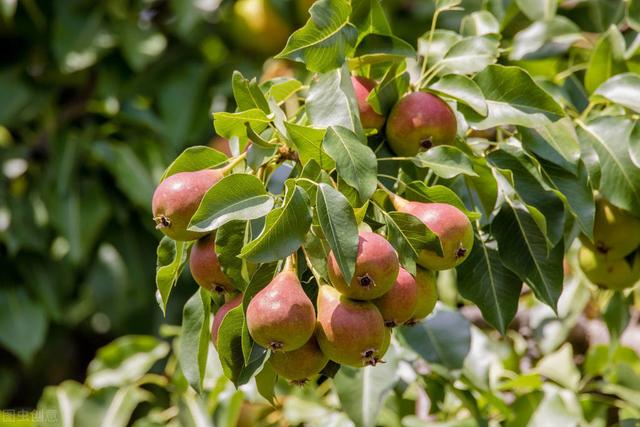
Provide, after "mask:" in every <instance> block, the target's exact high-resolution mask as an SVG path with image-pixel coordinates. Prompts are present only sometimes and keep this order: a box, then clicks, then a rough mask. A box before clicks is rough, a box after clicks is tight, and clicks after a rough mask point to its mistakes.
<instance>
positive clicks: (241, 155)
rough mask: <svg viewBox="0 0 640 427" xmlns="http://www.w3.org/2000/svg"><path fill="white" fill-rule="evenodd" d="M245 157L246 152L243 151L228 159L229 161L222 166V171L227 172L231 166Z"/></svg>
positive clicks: (234, 165) (233, 166)
mask: <svg viewBox="0 0 640 427" xmlns="http://www.w3.org/2000/svg"><path fill="white" fill-rule="evenodd" d="M246 157H247V152H246V151H245V152H243V153H241V154H239V155H237V156H236V157H233V158H231V159H229V163H228V164H227V165H226V166H224V167H223V168H222V173H227V172H229V171H230V170H232V169H233V168H235V167H236V166H237V165H238V164H239V163H240V162H242V161H243V160H244V159H245V158H246Z"/></svg>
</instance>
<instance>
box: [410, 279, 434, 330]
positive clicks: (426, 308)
mask: <svg viewBox="0 0 640 427" xmlns="http://www.w3.org/2000/svg"><path fill="white" fill-rule="evenodd" d="M416 285H417V288H418V296H417V303H416V308H415V310H414V312H413V314H412V315H411V319H409V320H408V321H407V322H405V325H409V326H411V325H415V324H416V323H418V322H419V321H420V320H422V319H424V318H425V317H427V316H428V315H429V314H431V312H432V311H433V309H434V308H435V306H436V303H437V302H438V288H437V284H436V274H435V273H434V272H433V271H429V270H425V269H424V268H418V270H417V271H416Z"/></svg>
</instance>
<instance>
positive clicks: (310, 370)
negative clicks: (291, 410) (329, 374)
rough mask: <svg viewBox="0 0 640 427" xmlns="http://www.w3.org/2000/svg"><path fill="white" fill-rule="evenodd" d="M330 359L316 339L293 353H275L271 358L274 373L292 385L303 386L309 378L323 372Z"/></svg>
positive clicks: (313, 338) (310, 340)
mask: <svg viewBox="0 0 640 427" xmlns="http://www.w3.org/2000/svg"><path fill="white" fill-rule="evenodd" d="M327 362H329V359H328V358H327V356H326V355H325V354H324V353H323V352H322V350H320V347H319V346H318V342H317V341H316V338H315V337H313V336H312V337H311V338H310V339H309V341H307V342H306V343H305V344H304V345H303V346H302V347H300V348H298V349H296V350H293V351H284V352H275V353H272V354H271V357H270V358H269V364H270V365H271V367H272V368H273V370H274V371H276V372H277V374H278V375H280V376H281V377H283V378H286V379H288V380H289V381H291V383H292V384H296V385H303V384H304V383H306V382H307V380H308V379H309V377H311V376H313V375H316V374H318V373H320V371H322V369H323V368H324V367H325V366H326V365H327Z"/></svg>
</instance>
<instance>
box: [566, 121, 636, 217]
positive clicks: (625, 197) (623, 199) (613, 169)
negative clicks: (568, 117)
mask: <svg viewBox="0 0 640 427" xmlns="http://www.w3.org/2000/svg"><path fill="white" fill-rule="evenodd" d="M634 127H635V122H634V121H633V120H631V119H626V118H624V117H600V118H597V119H596V120H593V121H592V122H589V123H587V124H586V125H581V127H580V129H579V130H578V136H579V138H580V140H581V142H582V143H583V144H586V145H588V146H589V147H591V148H592V149H593V150H594V151H595V152H596V153H597V155H598V158H599V160H600V183H599V186H598V190H599V191H600V193H601V194H602V196H603V197H605V198H606V199H607V200H609V201H610V202H611V203H613V204H614V205H616V206H618V207H620V208H622V209H625V210H628V211H630V212H640V169H639V168H638V167H636V165H635V164H634V163H633V162H632V160H631V158H630V155H629V145H630V138H631V137H632V132H633V131H634Z"/></svg>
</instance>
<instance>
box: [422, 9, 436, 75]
mask: <svg viewBox="0 0 640 427" xmlns="http://www.w3.org/2000/svg"><path fill="white" fill-rule="evenodd" d="M438 15H440V9H438V8H437V7H436V10H435V12H434V13H433V18H431V28H430V29H429V39H428V41H427V43H428V45H427V51H426V52H425V53H424V57H423V58H422V69H421V70H420V79H419V80H418V83H420V82H422V80H423V79H424V77H425V74H426V73H427V63H428V62H429V53H430V51H431V43H433V33H434V32H435V31H436V23H437V22H438ZM418 87H420V85H419V84H418Z"/></svg>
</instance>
